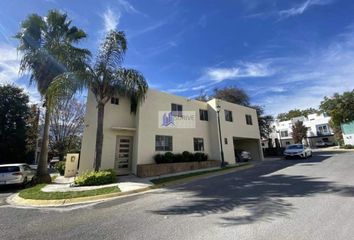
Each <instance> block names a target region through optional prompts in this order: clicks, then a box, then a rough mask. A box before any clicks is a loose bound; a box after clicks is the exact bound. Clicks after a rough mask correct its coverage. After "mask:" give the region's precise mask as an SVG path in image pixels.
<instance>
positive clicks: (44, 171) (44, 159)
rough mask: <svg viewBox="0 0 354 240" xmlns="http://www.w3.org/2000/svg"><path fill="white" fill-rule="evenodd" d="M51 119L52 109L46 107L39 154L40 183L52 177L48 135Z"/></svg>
mask: <svg viewBox="0 0 354 240" xmlns="http://www.w3.org/2000/svg"><path fill="white" fill-rule="evenodd" d="M49 119H50V111H49V110H48V108H46V111H45V117H44V129H43V136H42V143H41V152H40V155H39V161H38V167H37V179H36V181H37V182H38V183H50V182H51V178H50V175H49V173H48V135H49Z"/></svg>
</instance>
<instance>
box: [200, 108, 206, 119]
mask: <svg viewBox="0 0 354 240" xmlns="http://www.w3.org/2000/svg"><path fill="white" fill-rule="evenodd" d="M199 117H200V120H202V121H208V110H203V109H199Z"/></svg>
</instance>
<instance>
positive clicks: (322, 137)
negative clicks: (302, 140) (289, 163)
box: [263, 113, 335, 148]
mask: <svg viewBox="0 0 354 240" xmlns="http://www.w3.org/2000/svg"><path fill="white" fill-rule="evenodd" d="M330 119H331V118H330V117H329V116H327V115H325V114H316V113H314V114H309V115H308V116H307V117H305V116H302V117H296V118H292V119H291V120H288V121H279V120H275V121H274V122H273V123H272V125H271V126H272V128H273V131H272V133H271V134H270V136H269V137H270V138H271V139H272V140H273V144H274V143H275V139H278V140H279V143H280V146H281V147H285V146H286V145H289V144H294V140H293V138H292V126H293V124H294V123H295V122H297V121H301V122H303V124H304V125H305V126H306V127H307V139H306V141H307V143H308V145H309V146H310V147H312V148H315V147H316V142H318V141H323V142H328V143H334V142H335V141H334V133H333V131H332V129H331V128H330V126H329V121H330ZM266 142H267V141H264V142H263V143H264V144H266ZM272 147H274V146H272Z"/></svg>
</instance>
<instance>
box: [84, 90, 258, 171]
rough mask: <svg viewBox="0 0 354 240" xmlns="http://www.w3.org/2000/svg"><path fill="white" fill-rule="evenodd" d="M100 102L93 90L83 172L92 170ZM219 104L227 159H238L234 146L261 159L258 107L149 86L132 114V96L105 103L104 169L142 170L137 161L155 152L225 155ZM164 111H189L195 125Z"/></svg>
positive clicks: (147, 159)
mask: <svg viewBox="0 0 354 240" xmlns="http://www.w3.org/2000/svg"><path fill="white" fill-rule="evenodd" d="M96 105H97V104H96V101H95V98H94V96H93V94H92V93H89V94H88V97H87V109H86V115H85V129H84V134H83V140H82V148H81V156H80V166H79V172H83V171H88V170H92V169H93V164H94V156H95V141H96V127H97V108H96ZM218 106H219V108H218ZM218 109H219V115H220V116H219V117H220V130H221V137H222V146H223V151H224V156H225V161H227V162H229V163H234V162H235V149H243V150H247V151H249V152H251V154H252V157H253V159H257V160H262V159H263V154H262V150H261V144H260V134H259V127H258V121H257V113H256V111H255V110H254V109H252V108H248V107H244V106H240V105H237V104H232V103H229V102H225V101H221V100H217V99H212V100H210V101H208V102H201V101H197V100H190V99H186V98H184V97H180V96H176V95H171V94H168V93H165V92H160V91H156V90H148V92H147V95H146V99H145V100H144V101H143V102H142V103H141V104H140V105H139V106H138V108H137V111H136V113H131V104H130V101H129V99H128V98H125V97H117V98H112V99H111V102H109V103H107V104H106V106H105V115H104V126H103V129H104V130H103V131H104V139H103V153H102V164H101V168H102V169H115V170H116V172H117V174H129V173H133V174H137V166H138V165H140V164H151V163H154V160H153V157H154V155H156V154H157V153H165V152H173V153H182V152H183V151H189V152H203V153H205V154H207V155H208V156H209V159H213V160H221V154H220V149H221V148H220V140H219V139H220V133H219V128H218V120H217V119H218V118H217V112H218ZM164 112H165V113H166V112H172V113H173V116H174V117H183V115H184V114H185V113H186V114H190V116H193V115H194V116H195V119H194V120H193V119H188V120H189V123H190V122H191V121H192V124H189V125H188V126H187V127H173V126H172V127H164V126H163V125H164V124H165V123H166V121H167V122H168V120H169V116H168V114H167V115H166V114H162V113H164ZM191 113H192V114H191ZM193 121H194V122H193Z"/></svg>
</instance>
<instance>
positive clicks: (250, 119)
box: [246, 114, 253, 125]
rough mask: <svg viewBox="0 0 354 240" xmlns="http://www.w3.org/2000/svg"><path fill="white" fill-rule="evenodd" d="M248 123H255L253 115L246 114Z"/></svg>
mask: <svg viewBox="0 0 354 240" xmlns="http://www.w3.org/2000/svg"><path fill="white" fill-rule="evenodd" d="M246 123H247V125H253V124H252V116H251V115H248V114H246Z"/></svg>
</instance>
